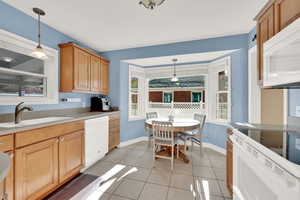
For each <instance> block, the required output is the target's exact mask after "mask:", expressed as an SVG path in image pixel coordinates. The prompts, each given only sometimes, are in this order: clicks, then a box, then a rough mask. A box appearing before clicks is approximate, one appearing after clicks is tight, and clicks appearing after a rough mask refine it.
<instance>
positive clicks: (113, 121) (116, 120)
mask: <svg viewBox="0 0 300 200" xmlns="http://www.w3.org/2000/svg"><path fill="white" fill-rule="evenodd" d="M108 138H109V140H108V149H109V151H111V150H113V149H114V148H115V147H117V146H118V145H119V144H120V117H119V115H111V116H110V117H109V136H108Z"/></svg>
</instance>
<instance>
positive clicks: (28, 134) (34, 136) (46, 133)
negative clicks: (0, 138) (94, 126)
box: [16, 121, 84, 148]
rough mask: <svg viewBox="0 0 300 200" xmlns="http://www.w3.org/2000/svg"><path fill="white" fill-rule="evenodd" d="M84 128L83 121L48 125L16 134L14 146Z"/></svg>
mask: <svg viewBox="0 0 300 200" xmlns="http://www.w3.org/2000/svg"><path fill="white" fill-rule="evenodd" d="M83 129H84V122H83V121H76V122H71V123H65V124H59V125H54V126H48V127H44V128H39V129H34V130H29V131H24V132H19V133H17V134H16V148H19V147H22V146H26V145H29V144H33V143H36V142H40V141H43V140H47V139H50V138H54V137H59V136H61V135H65V134H68V133H71V132H75V131H79V130H83Z"/></svg>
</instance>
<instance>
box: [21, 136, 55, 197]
mask: <svg viewBox="0 0 300 200" xmlns="http://www.w3.org/2000/svg"><path fill="white" fill-rule="evenodd" d="M15 155H16V160H15V185H16V187H15V190H16V199H18V200H19V199H20V200H24V199H38V198H40V197H41V196H43V195H45V194H47V193H48V192H49V191H50V190H51V189H53V188H54V187H55V186H57V185H58V139H50V140H47V141H44V142H40V143H37V144H33V145H30V146H27V147H24V148H21V149H17V150H16V153H15Z"/></svg>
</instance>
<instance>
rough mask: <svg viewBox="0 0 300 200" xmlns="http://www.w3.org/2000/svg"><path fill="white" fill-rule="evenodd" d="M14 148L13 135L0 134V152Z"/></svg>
mask: <svg viewBox="0 0 300 200" xmlns="http://www.w3.org/2000/svg"><path fill="white" fill-rule="evenodd" d="M13 148H14V137H13V135H5V136H0V152H5V151H11V150H13Z"/></svg>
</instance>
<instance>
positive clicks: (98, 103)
mask: <svg viewBox="0 0 300 200" xmlns="http://www.w3.org/2000/svg"><path fill="white" fill-rule="evenodd" d="M110 110H111V103H110V100H109V99H108V98H107V97H92V98H91V111H98V112H107V111H110Z"/></svg>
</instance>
